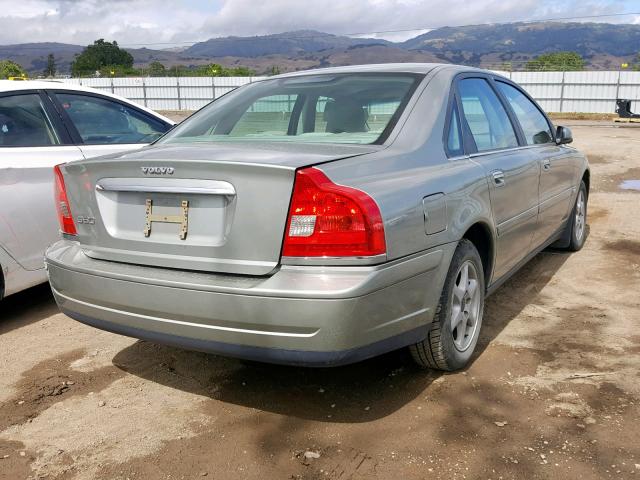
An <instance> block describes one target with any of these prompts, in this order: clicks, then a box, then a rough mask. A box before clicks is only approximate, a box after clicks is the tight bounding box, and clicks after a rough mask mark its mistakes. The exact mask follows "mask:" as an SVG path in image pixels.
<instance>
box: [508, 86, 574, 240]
mask: <svg viewBox="0 0 640 480" xmlns="http://www.w3.org/2000/svg"><path fill="white" fill-rule="evenodd" d="M495 84H496V86H497V87H498V90H499V91H500V92H501V93H502V94H503V96H504V98H505V99H506V100H507V102H508V103H509V105H510V107H511V109H512V110H513V112H514V114H515V116H516V118H517V119H518V123H519V124H520V127H521V130H522V133H523V135H524V139H525V142H526V144H527V146H529V147H530V151H531V153H532V154H533V155H534V156H535V157H536V160H537V162H538V163H539V164H540V167H541V169H540V170H541V173H540V187H539V196H540V209H539V212H538V226H537V228H536V233H535V235H534V238H533V246H534V247H536V246H538V245H541V244H543V243H544V242H546V241H547V240H548V239H549V238H550V237H551V236H552V235H553V234H554V233H555V232H557V231H558V229H559V228H560V227H561V226H562V224H563V221H564V220H566V219H567V217H568V215H569V212H570V210H571V200H572V198H573V193H574V192H575V185H574V181H575V180H574V179H575V174H576V172H575V170H574V168H575V167H574V164H575V162H573V161H572V158H571V152H572V150H571V149H568V148H565V147H564V146H560V145H556V143H555V140H554V136H553V130H552V127H551V122H549V120H548V119H547V117H546V116H545V115H544V114H543V113H542V111H541V110H540V108H539V107H538V106H537V105H536V104H535V102H534V101H533V100H531V99H530V98H529V96H528V95H526V94H525V93H524V92H523V91H522V90H520V89H519V88H518V87H517V86H515V85H512V84H510V83H507V82H504V81H502V80H498V81H496V82H495Z"/></svg>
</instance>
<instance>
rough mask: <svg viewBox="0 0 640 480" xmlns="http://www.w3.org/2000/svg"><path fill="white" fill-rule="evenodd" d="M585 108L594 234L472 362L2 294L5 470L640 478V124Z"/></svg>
mask: <svg viewBox="0 0 640 480" xmlns="http://www.w3.org/2000/svg"><path fill="white" fill-rule="evenodd" d="M593 125H594V122H591V123H590V124H589V125H584V124H580V123H576V124H575V127H574V136H575V138H576V142H575V143H576V146H578V147H579V148H582V149H583V150H584V151H585V152H587V153H588V154H589V156H590V159H591V163H592V178H593V180H592V194H591V197H590V210H589V228H590V235H589V238H588V240H587V244H586V246H585V248H584V249H583V250H582V251H581V252H579V253H577V254H573V255H568V254H564V253H558V252H551V251H548V252H543V253H542V254H540V255H538V256H537V257H536V258H535V259H533V260H532V261H531V262H530V263H529V264H528V265H526V267H525V268H524V269H523V270H522V271H521V272H519V273H518V274H517V275H516V276H515V277H513V278H512V279H511V280H510V281H509V282H507V283H506V284H505V285H504V286H503V287H501V288H500V289H499V290H498V291H497V292H496V293H495V294H494V295H493V296H492V297H491V298H490V299H488V301H487V308H486V315H485V325H484V326H483V332H482V338H481V342H480V346H479V349H478V350H479V351H478V353H477V355H476V357H475V359H474V361H473V363H472V364H471V365H470V366H469V368H468V369H467V370H466V371H463V372H459V373H455V374H447V375H443V374H442V373H438V372H430V371H420V370H418V369H416V368H414V367H413V366H412V365H411V363H410V361H409V360H408V359H407V356H406V354H405V353H404V352H395V353H392V354H389V355H385V356H383V357H380V358H376V359H373V360H370V361H366V362H362V363H360V364H356V365H352V366H348V367H341V368H335V369H326V370H314V369H302V368H288V367H278V366H270V365H261V364H254V363H247V362H241V361H237V360H232V359H225V358H220V357H216V356H212V355H204V354H201V353H194V352H188V351H184V350H179V349H175V348H169V347H165V346H161V345H155V344H152V343H148V342H141V341H137V340H134V339H129V338H125V337H121V336H118V335H113V334H110V333H106V332H101V331H98V330H94V329H92V328H90V327H87V326H84V325H81V324H79V323H76V322H74V321H73V320H71V319H69V318H67V317H66V316H64V315H62V314H60V313H58V312H57V309H56V307H55V304H54V302H53V300H52V298H51V295H50V294H49V292H48V289H47V287H46V286H42V287H38V288H34V289H31V290H29V291H26V292H23V293H21V294H18V295H15V296H13V297H10V298H9V299H7V300H6V301H4V302H2V304H0V312H1V317H0V479H11V480H15V479H22V478H47V479H59V480H61V479H93V478H99V479H103V478H104V479H122V480H125V479H132V480H133V479H165V478H166V479H182V478H185V479H195V478H203V477H206V478H214V479H230V478H233V479H239V478H242V479H260V480H263V479H265V478H266V479H271V478H273V479H276V478H278V479H280V478H282V479H297V478H301V479H320V478H326V479H341V480H344V479H389V478H402V479H425V478H433V479H439V478H442V479H464V478H467V479H496V480H497V479H516V478H517V479H522V478H526V479H538V478H539V479H567V478H580V479H581V480H586V479H607V478H639V479H640V418H639V417H640V333H638V332H640V217H639V215H638V210H637V209H638V205H639V202H640V191H634V190H622V189H621V188H620V184H621V182H622V181H624V180H633V179H640V157H639V156H638V154H637V153H638V152H639V151H640V128H612V127H611V126H612V125H613V124H611V123H607V124H605V123H596V125H597V126H593Z"/></svg>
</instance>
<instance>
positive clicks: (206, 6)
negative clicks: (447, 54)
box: [0, 0, 640, 48]
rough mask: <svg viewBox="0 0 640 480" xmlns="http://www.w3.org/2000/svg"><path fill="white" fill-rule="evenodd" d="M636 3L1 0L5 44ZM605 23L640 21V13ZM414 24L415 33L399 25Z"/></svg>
mask: <svg viewBox="0 0 640 480" xmlns="http://www.w3.org/2000/svg"><path fill="white" fill-rule="evenodd" d="M634 3H635V2H634ZM629 8H631V6H630V5H629V3H628V2H624V1H622V0H586V1H579V0H570V1H564V2H557V1H556V0H553V1H552V0H474V1H473V2H470V1H469V0H348V1H344V0H312V1H304V0H267V1H257V0H219V1H215V0H182V1H175V0H174V1H171V0H107V1H105V0H21V1H20V2H16V1H15V0H0V12H4V13H0V43H1V44H11V43H24V42H43V41H55V42H64V43H76V44H87V43H90V42H92V41H93V40H95V39H97V38H105V39H107V40H117V41H118V42H119V43H120V44H122V45H130V46H137V45H149V46H151V47H155V48H159V47H162V46H169V44H174V45H175V44H180V43H181V42H189V41H198V40H205V39H208V38H211V37H217V36H225V35H242V36H244V35H261V34H266V33H279V32H285V31H291V30H301V29H313V30H321V31H325V32H330V33H337V34H347V33H350V34H357V33H361V34H366V36H374V37H378V38H387V39H391V40H403V39H405V38H408V37H411V36H414V35H416V34H418V33H421V32H422V31H424V30H425V29H430V28H436V27H440V26H444V25H465V24H478V23H487V22H508V21H515V20H533V19H536V18H548V17H563V16H579V15H596V14H602V13H613V12H620V11H625V9H629ZM638 10H640V6H639V7H638ZM602 21H620V22H629V23H631V22H634V21H635V22H636V23H637V21H638V19H637V18H633V17H631V16H630V17H621V18H611V19H603V20H602ZM407 29H413V31H408V32H403V31H398V30H407ZM371 32H383V33H377V34H376V33H371ZM361 36H365V35H361ZM162 44H167V45H162Z"/></svg>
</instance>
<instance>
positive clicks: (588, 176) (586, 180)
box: [582, 168, 591, 198]
mask: <svg viewBox="0 0 640 480" xmlns="http://www.w3.org/2000/svg"><path fill="white" fill-rule="evenodd" d="M582 181H583V182H584V185H585V187H587V198H588V197H589V188H590V186H591V171H590V170H589V169H588V168H587V169H586V170H585V171H584V173H583V174H582Z"/></svg>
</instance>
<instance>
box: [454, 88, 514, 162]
mask: <svg viewBox="0 0 640 480" xmlns="http://www.w3.org/2000/svg"><path fill="white" fill-rule="evenodd" d="M458 90H459V92H460V97H461V103H462V111H463V115H464V118H465V120H466V121H467V124H468V125H469V129H470V130H471V134H472V136H473V139H474V140H475V142H476V147H477V148H478V151H479V152H483V151H487V150H496V149H501V148H513V147H517V146H518V139H517V137H516V133H515V131H514V129H513V125H511V121H510V120H509V116H508V115H507V112H506V110H505V109H504V107H503V106H502V103H500V99H499V98H498V97H497V95H496V94H495V92H494V91H493V89H492V88H491V86H490V85H489V83H488V82H487V81H486V80H485V79H483V78H465V79H463V80H461V81H460V82H458Z"/></svg>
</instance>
